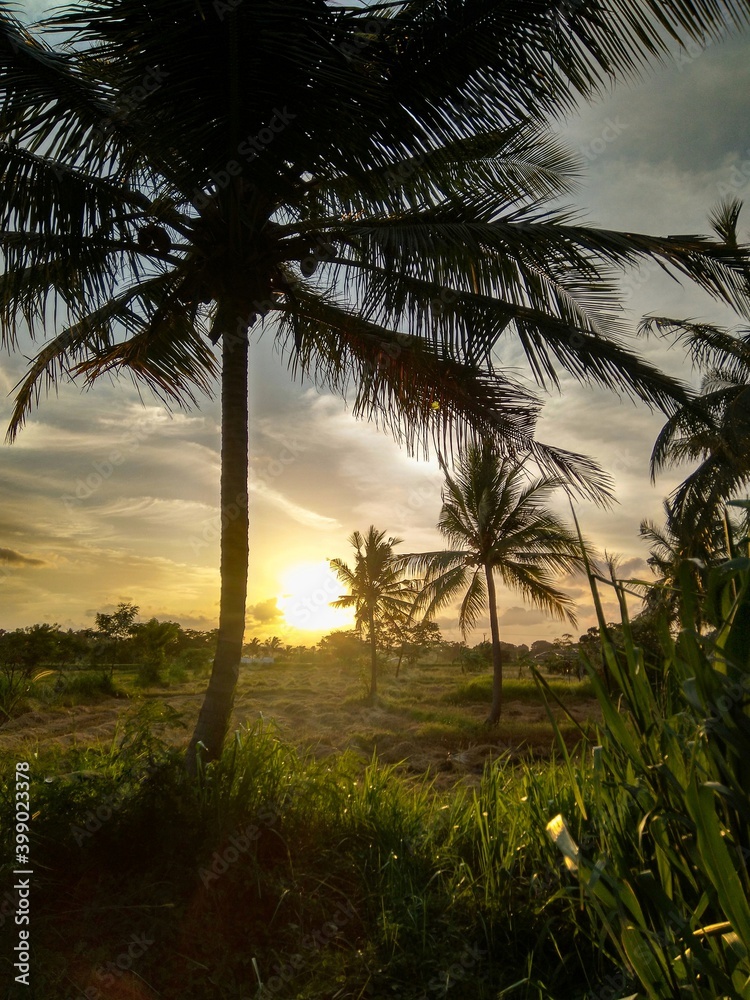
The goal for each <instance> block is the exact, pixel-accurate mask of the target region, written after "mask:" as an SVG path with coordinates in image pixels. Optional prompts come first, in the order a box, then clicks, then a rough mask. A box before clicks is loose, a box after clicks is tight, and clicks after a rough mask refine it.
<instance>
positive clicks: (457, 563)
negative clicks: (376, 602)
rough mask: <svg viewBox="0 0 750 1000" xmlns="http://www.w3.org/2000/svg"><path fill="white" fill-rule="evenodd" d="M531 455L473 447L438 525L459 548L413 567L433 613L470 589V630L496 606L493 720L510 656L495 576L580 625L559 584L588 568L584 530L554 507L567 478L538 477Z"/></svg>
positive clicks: (453, 480)
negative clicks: (551, 506) (503, 644)
mask: <svg viewBox="0 0 750 1000" xmlns="http://www.w3.org/2000/svg"><path fill="white" fill-rule="evenodd" d="M526 463H527V456H523V457H514V458H501V457H500V456H499V455H498V454H497V452H495V451H494V450H493V449H492V447H491V446H489V445H487V444H485V445H484V446H482V447H479V446H472V447H470V448H469V449H468V451H467V452H466V454H465V455H464V457H463V458H462V460H461V462H460V463H459V466H458V469H457V471H456V473H455V475H454V476H453V477H452V476H450V475H448V474H447V473H446V487H445V491H444V493H443V507H442V510H441V512H440V519H439V521H438V527H439V529H440V531H441V533H442V534H443V535H445V537H446V538H447V539H448V541H449V542H451V543H452V544H453V545H454V546H460V548H454V549H451V550H449V551H446V552H425V553H421V554H420V555H418V556H413V557H412V558H411V565H413V566H414V567H415V568H416V569H417V570H418V571H421V572H423V573H424V574H425V586H424V591H423V597H422V600H423V602H424V603H423V606H424V607H426V608H427V610H428V613H429V614H432V613H433V612H434V611H435V610H437V609H438V608H440V607H443V606H445V605H446V604H448V603H449V602H450V601H452V600H453V599H455V597H456V595H457V594H459V593H461V594H463V600H462V602H461V610H460V612H459V625H460V627H461V631H462V632H463V633H464V634H466V632H467V630H468V629H471V628H472V627H473V626H474V625H475V624H476V622H477V619H478V617H479V615H480V614H481V613H482V612H483V611H484V609H485V607H487V608H489V615H490V632H491V635H492V660H493V673H494V678H495V680H494V685H493V691H492V705H491V707H490V712H489V715H488V717H487V723H488V724H489V725H495V724H497V722H498V720H499V718H500V714H501V711H502V703H503V702H502V699H503V660H502V649H501V646H500V628H499V625H498V617H497V598H496V596H495V580H494V577H495V574H497V575H498V576H499V577H500V578H501V579H502V581H503V583H504V584H505V585H506V587H508V588H509V589H511V590H515V591H518V592H519V593H520V594H522V595H523V597H524V598H525V599H526V600H528V601H530V602H531V603H532V604H535V605H536V606H537V607H540V608H543V609H544V610H545V611H547V612H549V613H550V614H552V615H555V616H557V617H559V618H562V617H567V618H568V620H569V621H571V622H572V623H573V624H575V620H576V619H575V616H574V614H573V612H572V601H571V600H570V598H569V597H568V596H567V595H566V594H565V593H563V592H562V591H560V590H559V589H557V588H556V587H555V586H554V583H555V579H556V578H557V577H559V575H560V574H562V573H564V572H566V571H570V570H571V569H574V568H576V567H577V566H580V564H581V559H582V552H581V542H580V540H579V538H578V536H577V535H576V534H575V532H574V531H572V530H571V529H570V528H568V527H567V526H566V525H565V524H564V523H563V521H562V520H561V519H560V518H559V517H558V516H557V515H556V514H554V513H553V512H552V511H551V510H550V509H549V507H548V503H549V499H550V496H551V494H552V493H553V492H554V490H556V489H558V488H559V487H561V486H565V485H566V483H565V480H562V479H560V478H552V477H550V476H541V477H539V478H537V479H532V478H530V476H529V474H528V472H527V464H526Z"/></svg>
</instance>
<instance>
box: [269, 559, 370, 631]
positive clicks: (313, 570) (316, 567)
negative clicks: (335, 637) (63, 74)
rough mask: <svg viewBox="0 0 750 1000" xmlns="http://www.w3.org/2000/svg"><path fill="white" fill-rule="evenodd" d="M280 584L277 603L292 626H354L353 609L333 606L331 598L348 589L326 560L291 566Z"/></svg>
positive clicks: (328, 628) (310, 628)
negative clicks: (280, 591) (280, 588)
mask: <svg viewBox="0 0 750 1000" xmlns="http://www.w3.org/2000/svg"><path fill="white" fill-rule="evenodd" d="M281 585H282V588H283V590H282V593H281V594H280V595H279V597H278V598H277V600H276V604H277V605H278V607H279V608H280V610H281V611H282V612H283V613H284V621H285V622H286V624H287V625H290V626H292V628H297V629H302V630H304V631H309V632H329V631H332V630H333V629H336V628H351V627H352V626H353V624H354V612H353V611H352V610H350V609H349V608H332V607H331V606H330V601H335V600H336V598H337V597H339V596H340V595H341V594H343V593H345V588H344V585H343V584H342V583H341V582H340V581H339V580H338V578H337V577H336V574H335V573H334V572H333V571H332V570H331V568H330V566H329V565H328V563H327V562H326V561H325V560H321V561H320V562H315V563H299V564H298V565H297V566H292V567H291V568H290V569H288V570H286V572H285V573H284V574H283V575H282V577H281Z"/></svg>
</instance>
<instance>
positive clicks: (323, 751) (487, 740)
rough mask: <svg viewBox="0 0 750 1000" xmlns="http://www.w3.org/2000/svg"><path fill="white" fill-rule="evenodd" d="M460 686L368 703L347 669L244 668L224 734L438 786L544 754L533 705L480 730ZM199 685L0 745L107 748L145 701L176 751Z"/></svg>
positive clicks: (575, 709)
mask: <svg viewBox="0 0 750 1000" xmlns="http://www.w3.org/2000/svg"><path fill="white" fill-rule="evenodd" d="M462 680H466V678H462V677H461V674H460V670H459V668H458V667H448V666H440V667H435V666H432V667H425V666H419V667H414V668H412V669H411V670H410V671H408V672H407V673H404V674H403V675H402V676H401V677H399V678H395V677H393V676H388V677H385V678H383V680H382V681H381V684H380V690H379V699H378V702H377V704H376V705H375V706H371V705H369V704H366V703H365V701H364V697H363V696H364V693H365V685H364V681H363V678H361V677H360V676H359V674H358V673H356V672H355V671H353V670H351V669H346V668H342V667H330V666H325V667H323V666H312V667H311V666H295V665H276V664H269V665H262V666H249V667H248V666H245V667H243V669H242V675H241V678H240V683H239V685H238V690H237V697H236V700H235V710H234V719H233V728H234V729H236V728H238V727H239V726H252V725H253V724H254V723H256V722H257V721H258V719H259V718H262V719H263V720H264V721H265V722H268V723H272V724H273V725H275V726H276V727H277V729H278V733H279V736H280V737H281V738H282V739H284V740H286V741H288V742H290V743H293V744H295V745H297V746H298V747H299V748H300V749H301V750H303V751H305V752H309V753H312V754H313V755H315V756H316V757H321V756H323V757H324V756H328V755H331V754H337V753H340V752H343V751H345V750H351V751H354V752H355V753H356V754H358V755H360V756H361V757H362V759H363V761H364V760H367V761H369V760H370V759H371V758H372V754H373V752H374V751H376V752H377V753H378V755H379V757H380V759H381V760H382V761H384V762H386V763H393V764H397V763H398V764H401V765H402V767H403V768H404V769H405V770H406V771H407V772H410V773H412V774H417V773H421V774H425V773H426V774H427V775H429V776H430V777H433V778H435V780H436V784H437V785H438V786H447V785H450V784H455V783H456V781H457V780H458V781H467V782H468V783H473V782H474V780H476V778H477V777H478V776H479V775H480V774H481V772H482V769H483V766H484V764H485V761H486V760H487V759H488V758H492V757H497V756H499V755H500V754H503V753H507V754H509V755H510V756H511V757H513V758H519V757H526V756H529V755H531V754H533V755H534V756H541V757H547V756H548V755H549V754H550V752H551V748H552V745H553V735H552V729H551V726H550V724H549V719H548V717H547V714H546V711H545V708H544V705H543V704H541V703H539V702H535V701H531V700H528V699H526V698H524V699H523V700H521V699H516V700H513V698H512V697H509V698H508V699H507V701H506V703H505V706H504V710H503V718H502V720H501V722H500V725H499V726H497V727H496V728H494V729H487V728H485V727H484V726H483V725H482V722H483V720H484V718H485V716H486V713H487V705H486V704H481V703H477V704H462V705H451V704H449V703H448V702H446V701H445V700H444V696H445V695H446V692H450V691H451V690H455V688H456V687H457V686H458V685H459V684H460V683H461V681H462ZM205 687H206V679H205V678H201V679H200V680H191V681H189V682H187V683H184V684H179V685H173V686H171V687H163V688H158V687H155V688H152V689H149V690H147V691H145V692H144V693H138V694H133V695H131V696H129V697H122V698H108V699H106V700H103V701H100V702H98V703H97V704H89V705H76V706H73V707H70V708H45V709H44V710H34V711H31V712H27V713H26V714H24V715H22V716H19V717H18V718H16V719H13V720H12V721H10V722H8V723H6V724H5V725H3V726H2V727H0V748H2V749H4V750H6V751H17V752H19V753H21V752H22V753H24V754H27V755H28V754H30V753H33V752H34V751H35V750H36V751H38V750H39V749H40V748H43V747H45V746H49V745H50V744H57V745H58V746H60V747H71V746H75V745H78V746H95V745H108V744H110V743H111V742H112V741H113V740H114V739H117V738H118V734H119V733H121V732H122V725H123V722H124V718H125V713H128V712H132V711H133V710H134V709H137V707H138V705H139V704H142V703H144V702H146V701H155V702H160V703H162V704H163V705H165V706H167V707H168V708H169V709H170V710H171V712H170V713H169V714H170V716H171V718H172V721H171V722H170V723H163V724H159V725H158V726H157V727H156V728H157V729H158V730H159V732H160V735H162V736H163V737H164V738H165V739H167V740H168V741H169V742H173V743H175V744H176V745H186V744H187V741H188V738H189V736H190V733H191V732H192V727H193V725H194V723H195V720H196V718H197V715H198V710H199V708H200V705H201V702H202V699H203V695H204V692H205ZM565 704H566V708H567V709H568V711H569V712H570V713H571V715H572V716H573V717H574V718H575V719H576V720H577V721H578V722H579V723H580V724H581V725H582V726H585V724H586V723H587V722H589V721H592V720H598V718H599V711H598V705H597V703H596V701H595V700H593V699H588V698H582V699H578V700H572V699H566V700H565ZM553 714H554V715H555V716H556V718H558V720H560V722H561V723H562V724H563V731H564V733H565V738H566V743H568V744H569V745H570V746H572V745H574V744H575V743H576V742H577V741H578V738H579V736H580V733H579V731H578V730H577V729H576V728H575V727H574V726H573V725H572V723H570V722H569V720H566V718H565V715H564V713H563V712H562V710H560V709H557V708H556V709H555V711H554V713H553Z"/></svg>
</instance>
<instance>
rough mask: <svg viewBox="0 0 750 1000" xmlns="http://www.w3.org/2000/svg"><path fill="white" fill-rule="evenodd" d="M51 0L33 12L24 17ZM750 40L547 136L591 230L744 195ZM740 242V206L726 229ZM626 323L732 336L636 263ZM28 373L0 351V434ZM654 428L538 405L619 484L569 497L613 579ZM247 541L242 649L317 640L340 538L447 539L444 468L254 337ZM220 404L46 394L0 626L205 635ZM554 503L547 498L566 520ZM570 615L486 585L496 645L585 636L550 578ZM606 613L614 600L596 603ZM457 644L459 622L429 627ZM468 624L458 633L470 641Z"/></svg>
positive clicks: (652, 344) (641, 509)
mask: <svg viewBox="0 0 750 1000" xmlns="http://www.w3.org/2000/svg"><path fill="white" fill-rule="evenodd" d="M44 6H46V5H44V4H41V3H35V4H27V5H26V11H27V13H28V14H29V16H34V15H36V14H37V13H38V12H39V11H41V10H42V9H43V8H44ZM749 50H750V35H746V36H744V37H735V38H733V39H730V40H729V41H727V42H724V43H722V44H721V45H713V46H710V47H709V48H708V49H707V50H705V51H704V52H698V51H697V50H695V51H694V52H693V53H688V54H683V55H682V56H681V57H679V59H678V60H677V62H676V63H674V64H672V65H671V66H668V67H661V68H655V69H652V70H651V71H650V72H649V74H648V77H647V78H646V79H643V80H642V81H640V82H639V83H637V84H632V85H630V86H624V85H618V87H617V88H615V90H614V91H613V92H612V93H611V94H608V95H606V96H604V97H602V98H601V99H600V100H599V101H598V102H597V103H596V104H594V105H591V106H587V107H584V108H582V109H580V111H579V112H578V113H576V114H575V115H572V116H570V118H569V119H568V120H567V121H560V122H558V123H556V125H555V129H556V130H557V131H559V133H560V135H561V137H563V138H564V139H565V141H566V142H567V144H568V145H569V146H570V147H571V148H572V149H573V150H574V151H577V152H578V154H579V156H580V159H581V161H582V164H583V167H584V173H583V177H582V182H581V187H580V190H579V191H578V192H577V194H576V195H575V196H574V197H573V198H571V199H569V201H570V203H571V204H573V205H575V206H576V207H577V208H579V209H580V210H582V211H583V212H584V214H585V218H586V220H587V221H588V222H590V223H594V224H597V225H601V226H604V227H608V228H620V229H623V230H626V231H630V232H638V231H639V232H649V233H652V234H658V235H667V234H671V233H705V232H708V223H707V216H708V214H709V212H710V211H711V209H712V208H713V207H714V206H715V205H716V204H717V202H718V200H719V199H720V198H721V197H722V196H726V195H730V194H731V195H737V196H739V197H746V196H747V194H748V192H749V191H750V58H748V55H749V54H750V52H749ZM740 228H741V232H742V233H743V235H745V236H747V234H748V232H750V214H748V216H747V218H745V220H744V226H743V225H741V227H740ZM623 292H624V302H625V304H626V308H627V310H628V312H627V313H626V315H627V317H628V318H629V319H630V320H631V321H632V328H633V330H634V331H635V327H636V325H637V322H638V320H639V319H640V317H641V316H642V315H644V314H657V315H671V316H675V317H691V318H703V319H709V320H713V321H719V322H724V323H727V324H728V325H730V326H735V325H737V322H738V320H737V317H735V316H733V315H732V314H730V313H728V312H726V311H725V310H722V309H721V308H720V307H718V306H717V305H716V304H715V303H713V302H712V301H711V300H710V299H709V298H707V297H706V296H705V295H703V294H702V293H700V292H699V291H697V290H696V289H692V288H690V287H689V286H687V285H680V284H678V283H676V282H674V281H671V280H669V279H666V278H665V277H663V276H662V275H660V274H658V273H657V269H656V268H646V269H642V270H640V271H638V272H634V273H630V274H628V275H626V276H625V277H624V279H623ZM635 346H637V347H638V348H639V349H640V350H641V351H642V353H644V355H646V356H647V357H648V358H649V359H650V360H651V361H653V362H655V363H656V364H659V365H661V366H662V367H664V368H665V369H666V370H668V371H670V372H671V373H673V374H676V375H679V376H681V377H682V378H685V379H689V378H691V377H692V375H691V372H690V369H689V366H688V363H687V361H686V359H685V357H684V355H683V354H682V352H681V351H680V350H679V349H675V348H674V347H670V346H669V345H668V344H667V343H665V342H663V341H643V340H639V341H638V342H637V344H636V345H635ZM25 364H26V360H25V359H24V357H23V356H21V355H19V354H16V355H13V356H9V355H7V354H0V427H2V428H5V427H6V426H7V422H8V418H9V416H10V412H11V408H12V391H13V386H14V384H15V383H16V382H17V380H18V379H19V377H20V376H21V374H22V372H23V369H24V366H25ZM662 423H663V418H662V417H661V416H660V415H659V414H658V413H656V414H653V413H649V411H648V410H647V409H646V408H645V407H644V406H642V405H639V406H635V405H633V404H632V403H630V402H628V401H623V400H619V399H618V398H617V397H616V396H614V395H613V394H612V393H610V392H607V391H604V390H594V389H591V388H590V387H581V386H579V385H577V384H576V383H573V382H571V381H570V380H566V381H565V382H564V384H563V390H562V392H561V393H560V394H556V395H553V396H551V397H549V398H548V399H547V400H546V403H545V407H544V411H543V414H542V418H541V420H540V423H539V429H538V434H537V436H538V437H539V438H540V439H542V440H544V441H547V442H548V443H550V444H555V445H558V446H562V447H567V448H570V449H574V450H576V451H581V452H584V453H586V454H588V455H591V456H592V457H594V458H596V459H597V460H598V461H599V462H600V463H601V464H602V466H603V467H604V468H605V469H606V470H607V471H608V472H610V473H611V474H612V476H613V477H614V479H615V482H616V487H617V500H618V503H617V504H616V506H615V507H614V508H612V509H610V510H607V511H603V510H601V509H598V508H596V507H594V506H593V505H591V504H587V503H581V504H579V505H578V507H577V514H578V517H579V519H580V521H581V524H582V528H583V530H584V533H585V535H586V536H587V537H588V538H589V539H590V540H591V541H592V542H594V543H595V544H596V546H597V547H598V548H599V549H600V550H601V551H603V550H606V551H607V552H609V553H611V554H617V555H618V556H619V557H620V559H621V561H622V572H623V574H624V575H628V576H636V577H637V576H640V577H644V578H647V577H648V576H649V575H650V571H649V570H648V567H647V565H646V563H645V558H646V557H647V555H648V552H647V548H646V546H645V545H644V543H643V542H642V541H641V540H640V539H639V537H638V527H639V524H640V522H641V520H642V519H643V518H651V519H653V520H655V521H656V522H657V523H661V520H662V516H661V514H662V511H661V504H662V498H663V497H664V496H665V495H666V494H667V493H668V492H669V491H670V489H672V488H673V487H674V486H675V485H676V484H677V482H678V481H679V480H680V478H682V476H681V475H680V472H679V471H673V472H671V473H670V474H667V475H663V476H661V477H660V478H659V479H658V481H657V483H656V485H652V484H651V482H650V478H649V467H648V459H649V454H650V451H651V447H652V445H653V441H654V438H655V437H656V434H657V433H658V431H659V429H660V427H661V426H662ZM250 436H251V465H252V472H251V482H250V497H251V533H250V554H251V555H250V559H251V566H250V578H249V591H248V615H247V631H246V638H248V639H249V638H250V637H252V636H256V635H257V636H259V637H260V638H261V639H263V638H266V637H269V636H271V635H278V636H279V637H280V638H282V640H283V641H284V642H286V643H292V644H305V645H311V644H312V643H314V642H316V641H317V640H318V639H319V638H320V636H321V634H323V633H325V632H328V631H330V630H331V629H332V628H335V627H348V625H349V621H350V619H349V618H348V617H347V616H346V615H345V614H344V613H342V612H334V611H333V610H332V609H330V608H328V601H329V600H331V599H332V598H334V597H336V596H337V595H338V593H340V586H339V584H337V583H336V582H335V581H334V579H333V578H332V577H331V575H330V574H328V573H327V572H326V566H327V560H328V559H331V558H334V557H342V558H345V559H347V560H349V559H350V558H351V548H350V546H349V544H348V541H347V540H348V537H349V536H350V535H351V533H352V532H353V531H354V530H355V529H356V530H359V531H361V532H365V531H366V530H367V528H368V526H369V525H370V524H374V525H375V526H376V527H377V528H379V529H381V530H385V531H386V533H387V534H388V535H393V536H395V537H397V538H399V539H402V540H403V542H402V544H401V545H400V546H399V547H398V548H397V549H396V551H403V552H407V551H409V552H418V551H426V550H433V549H438V548H441V547H442V541H441V536H440V535H439V533H438V532H437V529H436V527H435V524H436V521H437V517H438V514H439V510H440V490H441V485H442V481H443V480H442V475H441V474H440V471H439V469H438V466H437V463H436V461H435V460H434V458H433V459H432V460H431V461H419V460H417V459H415V458H411V457H409V456H408V455H407V454H406V452H405V451H404V450H402V449H401V448H399V447H398V446H397V445H396V444H394V442H393V441H392V440H391V439H390V438H389V437H388V436H387V435H386V434H384V433H381V432H380V431H378V430H377V429H376V428H375V427H373V426H372V425H370V424H367V423H365V422H362V421H355V420H354V418H353V417H352V416H351V414H350V413H349V412H347V409H346V406H345V404H344V403H343V402H342V401H341V400H340V399H338V398H335V397H332V396H330V395H328V394H325V393H320V392H318V391H316V389H315V388H314V387H313V386H311V385H309V384H300V383H299V382H296V383H295V382H292V381H291V379H290V377H289V375H288V373H287V371H286V366H285V363H284V361H283V359H282V358H280V357H279V355H278V354H277V353H275V351H274V349H273V345H272V337H271V336H270V335H269V334H268V333H267V334H266V335H265V336H261V337H258V336H257V335H254V337H253V343H252V346H251V430H250ZM218 491H219V413H218V404H217V402H216V400H208V399H202V400H201V401H200V408H199V409H197V408H196V409H193V410H191V411H189V412H182V411H177V412H173V413H171V414H170V413H169V412H167V411H166V410H165V409H164V407H163V406H162V405H161V404H160V403H159V402H158V401H156V400H154V399H153V398H151V397H150V396H149V395H148V394H147V393H145V394H144V395H143V396H142V397H141V396H139V393H138V391H137V389H136V388H135V387H134V386H133V385H132V383H130V382H129V381H127V380H120V381H118V382H113V383H110V382H107V381H105V380H100V382H99V383H97V385H96V386H95V388H93V389H92V390H90V391H87V392H84V391H82V389H81V388H80V387H79V386H75V385H61V386H60V387H59V389H58V391H57V393H55V392H52V393H51V394H50V395H49V397H48V398H44V397H42V399H41V401H40V406H39V408H38V410H37V411H36V412H35V413H34V414H33V416H32V418H31V420H30V421H29V423H28V425H27V426H26V427H25V428H24V430H23V431H22V432H21V434H20V435H19V437H18V439H17V440H16V442H15V443H14V444H12V445H7V444H3V445H0V588H2V590H1V591H0V593H2V595H3V596H2V598H0V628H6V629H12V628H17V627H22V626H26V625H30V624H32V623H34V622H41V621H47V622H57V623H58V624H60V625H61V626H62V627H64V628H82V627H87V626H91V625H93V619H94V615H95V614H96V612H100V611H105V612H107V611H111V610H113V609H114V608H115V607H116V605H117V604H118V603H119V602H121V601H132V602H133V603H135V604H136V605H138V607H139V608H140V617H141V618H142V619H146V618H150V617H157V618H159V619H169V620H173V621H178V622H180V623H181V624H182V625H183V626H185V627H189V628H199V629H209V628H213V627H215V626H216V624H217V618H218V599H219V573H218V565H219V548H218V538H219V514H218V507H219V497H218ZM565 506H566V505H565V503H563V501H562V499H561V500H560V509H561V511H564V510H565ZM563 584H564V585H565V589H566V590H567V591H568V592H569V593H570V594H571V596H573V597H574V599H575V600H576V601H577V602H578V624H577V627H571V626H569V625H568V624H567V623H561V622H557V621H554V620H551V619H549V618H548V617H546V616H545V615H544V614H542V613H541V612H539V611H536V610H534V609H532V608H529V607H525V606H524V605H523V602H522V600H521V599H520V598H519V596H518V595H514V594H512V593H508V592H507V591H504V590H503V589H502V588H500V589H499V592H498V607H499V613H500V627H501V634H502V637H503V638H504V639H506V640H507V641H509V642H514V643H521V642H526V643H528V644H530V643H531V642H533V641H534V640H536V639H551V638H554V637H555V636H559V635H561V634H562V633H564V632H566V631H569V632H572V633H573V634H574V635H575V636H577V635H578V634H580V633H581V632H583V631H585V630H586V629H587V628H588V627H589V626H590V625H592V624H594V617H593V607H592V604H591V597H590V595H589V593H588V591H587V587H586V586H585V584H584V583H582V581H581V580H576V579H571V580H566V581H563ZM607 610H608V612H611V616H612V617H614V613H615V608H614V605H613V604H612V603H611V602H607ZM438 622H439V624H440V626H441V629H442V631H443V634H444V635H445V636H446V637H447V638H451V639H458V638H459V637H460V636H459V633H458V630H457V626H456V620H455V615H453V614H452V613H446V614H441V615H440V616H439V617H438ZM488 632H489V626H488V620H487V619H486V618H485V619H480V621H479V624H478V626H477V628H476V629H475V630H474V632H472V633H471V634H470V635H469V637H468V638H469V642H470V643H472V644H473V643H475V642H479V641H481V640H482V639H483V637H484V636H485V635H486V634H487V633H488Z"/></svg>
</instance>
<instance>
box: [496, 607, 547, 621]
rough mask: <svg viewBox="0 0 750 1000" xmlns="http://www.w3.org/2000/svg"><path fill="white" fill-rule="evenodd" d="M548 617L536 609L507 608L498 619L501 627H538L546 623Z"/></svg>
mask: <svg viewBox="0 0 750 1000" xmlns="http://www.w3.org/2000/svg"><path fill="white" fill-rule="evenodd" d="M548 620H549V619H548V616H547V615H545V613H544V612H543V611H538V610H537V609H536V608H532V609H531V610H529V609H528V608H508V610H507V611H503V613H502V614H501V615H500V617H499V618H498V621H499V623H500V624H501V625H539V624H541V623H542V622H546V621H548Z"/></svg>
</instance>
